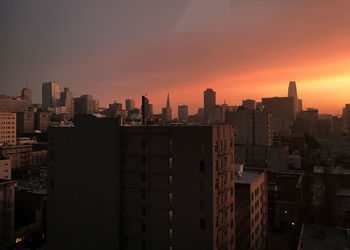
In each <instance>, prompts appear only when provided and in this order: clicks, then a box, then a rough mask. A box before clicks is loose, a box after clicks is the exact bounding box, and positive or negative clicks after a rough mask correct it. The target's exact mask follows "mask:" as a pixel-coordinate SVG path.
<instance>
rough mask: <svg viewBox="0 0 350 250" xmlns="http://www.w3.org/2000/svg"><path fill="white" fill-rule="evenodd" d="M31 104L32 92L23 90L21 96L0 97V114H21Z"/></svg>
mask: <svg viewBox="0 0 350 250" xmlns="http://www.w3.org/2000/svg"><path fill="white" fill-rule="evenodd" d="M31 103H32V91H31V90H30V89H27V88H24V89H22V91H21V96H6V95H0V112H13V113H16V112H23V111H27V110H28V109H29V108H30V106H31Z"/></svg>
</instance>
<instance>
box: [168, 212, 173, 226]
mask: <svg viewBox="0 0 350 250" xmlns="http://www.w3.org/2000/svg"><path fill="white" fill-rule="evenodd" d="M169 222H170V223H172V222H173V210H169Z"/></svg>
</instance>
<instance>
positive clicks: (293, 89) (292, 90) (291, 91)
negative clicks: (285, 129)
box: [288, 81, 298, 115]
mask: <svg viewBox="0 0 350 250" xmlns="http://www.w3.org/2000/svg"><path fill="white" fill-rule="evenodd" d="M288 97H292V98H293V107H294V115H295V114H296V113H297V111H298V93H297V85H296V83H295V82H294V81H292V82H289V87H288Z"/></svg>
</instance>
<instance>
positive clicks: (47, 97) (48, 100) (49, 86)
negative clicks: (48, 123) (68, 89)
mask: <svg viewBox="0 0 350 250" xmlns="http://www.w3.org/2000/svg"><path fill="white" fill-rule="evenodd" d="M59 99H60V86H59V85H58V83H57V82H44V83H43V84H42V105H43V109H44V111H47V110H49V109H50V108H55V107H57V104H58V100H59Z"/></svg>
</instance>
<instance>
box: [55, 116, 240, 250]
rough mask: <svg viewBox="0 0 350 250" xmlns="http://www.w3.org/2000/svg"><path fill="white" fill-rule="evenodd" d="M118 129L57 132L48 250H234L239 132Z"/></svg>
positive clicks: (99, 121) (82, 123)
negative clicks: (235, 156)
mask: <svg viewBox="0 0 350 250" xmlns="http://www.w3.org/2000/svg"><path fill="white" fill-rule="evenodd" d="M119 124H120V122H119V120H118V119H108V118H96V117H93V116H88V117H87V116H85V117H79V116H77V117H76V121H75V127H71V128H50V132H49V136H50V137H49V140H48V141H49V147H50V157H49V159H51V160H50V163H49V166H50V168H49V170H48V171H49V173H48V176H49V182H48V183H49V184H50V185H49V195H48V247H49V249H52V250H55V249H136V250H137V249H140V250H141V249H203V250H205V249H235V246H234V244H235V240H234V239H235V226H234V225H235V221H234V218H235V204H234V194H235V189H234V188H235V187H234V165H233V162H234V159H233V150H234V149H233V147H234V144H233V139H234V138H233V129H232V126H229V125H220V126H209V125H208V126H120V125H119ZM101 128H103V129H101ZM66 138H70V143H69V144H68V143H67V141H66ZM82 155H84V157H82ZM68 159H69V160H68ZM78 180H79V181H78ZM106 190H108V192H107V191H106ZM67 242H69V244H67Z"/></svg>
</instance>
